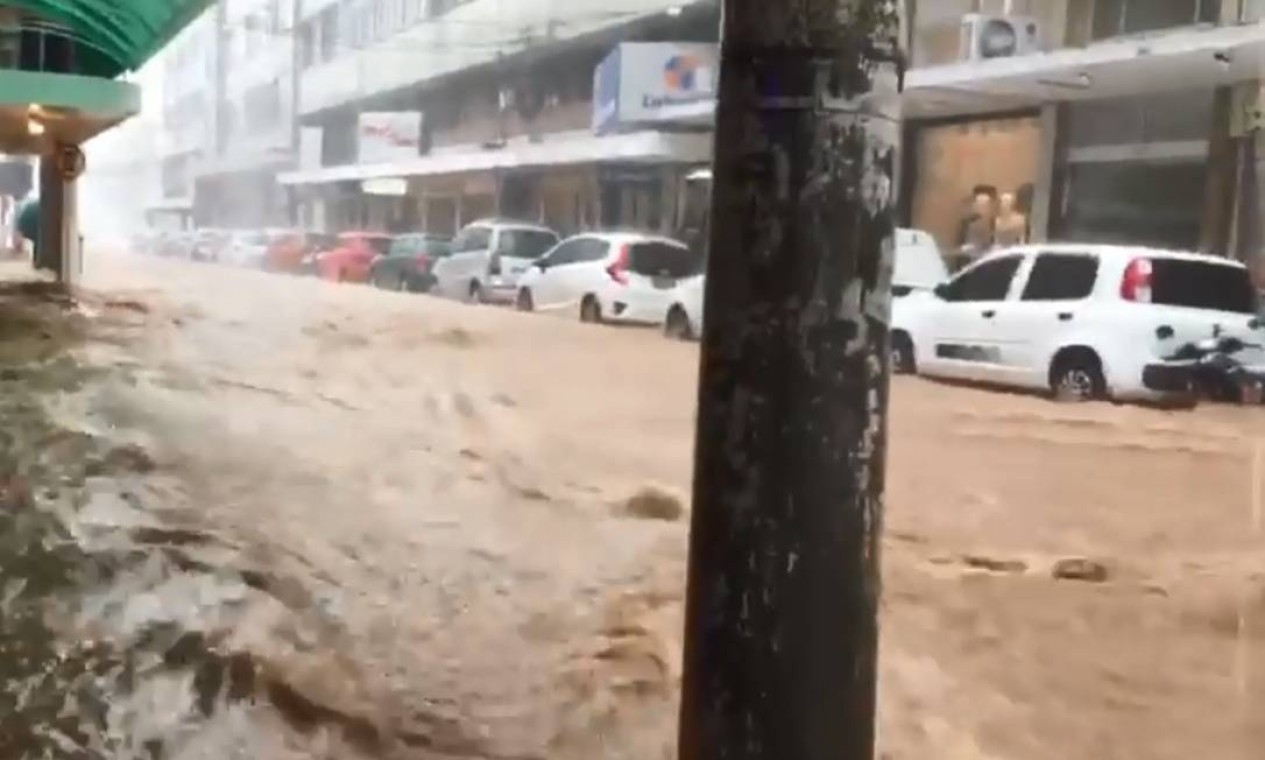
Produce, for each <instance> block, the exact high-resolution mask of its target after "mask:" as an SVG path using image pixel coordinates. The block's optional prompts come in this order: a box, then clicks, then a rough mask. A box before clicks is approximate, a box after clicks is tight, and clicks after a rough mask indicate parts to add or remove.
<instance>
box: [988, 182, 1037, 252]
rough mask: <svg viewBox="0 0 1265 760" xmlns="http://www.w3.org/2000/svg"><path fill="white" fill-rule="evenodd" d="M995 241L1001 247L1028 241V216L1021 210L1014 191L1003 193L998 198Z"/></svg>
mask: <svg viewBox="0 0 1265 760" xmlns="http://www.w3.org/2000/svg"><path fill="white" fill-rule="evenodd" d="M993 242H994V243H995V244H996V245H998V246H1001V247H1005V246H1011V245H1023V244H1024V243H1026V242H1028V217H1027V215H1025V214H1024V213H1023V212H1022V211H1021V210H1020V208H1019V204H1018V201H1017V199H1016V198H1015V194H1014V193H1002V194H1001V196H999V197H998V199H997V220H996V223H995V229H994V232H993Z"/></svg>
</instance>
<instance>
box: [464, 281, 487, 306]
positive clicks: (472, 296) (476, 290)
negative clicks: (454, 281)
mask: <svg viewBox="0 0 1265 760" xmlns="http://www.w3.org/2000/svg"><path fill="white" fill-rule="evenodd" d="M483 301H484V299H483V286H482V285H480V284H479V281H478V280H472V281H471V282H470V287H469V288H467V290H466V302H467V303H471V304H481V303H483Z"/></svg>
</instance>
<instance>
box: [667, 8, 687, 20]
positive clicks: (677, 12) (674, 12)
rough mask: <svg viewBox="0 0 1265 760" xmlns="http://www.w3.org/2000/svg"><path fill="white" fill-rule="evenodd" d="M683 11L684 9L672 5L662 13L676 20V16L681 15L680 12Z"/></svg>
mask: <svg viewBox="0 0 1265 760" xmlns="http://www.w3.org/2000/svg"><path fill="white" fill-rule="evenodd" d="M683 10H684V9H683V8H682V7H681V6H679V5H672V6H669V7H668V9H667V10H666V11H664V13H667V14H668V15H669V16H671V17H672V18H676V17H677V16H680V15H681V12H682V11H683Z"/></svg>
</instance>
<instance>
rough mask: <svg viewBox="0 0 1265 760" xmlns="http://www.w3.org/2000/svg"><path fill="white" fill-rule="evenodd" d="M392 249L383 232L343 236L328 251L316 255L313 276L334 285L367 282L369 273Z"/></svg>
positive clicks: (387, 237) (345, 233)
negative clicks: (335, 283)
mask: <svg viewBox="0 0 1265 760" xmlns="http://www.w3.org/2000/svg"><path fill="white" fill-rule="evenodd" d="M390 248H391V236H390V235H387V234H386V233H382V232H344V233H342V234H340V235H339V236H338V238H337V240H336V241H335V243H334V247H333V249H331V250H328V251H325V252H323V253H319V254H317V257H316V273H317V275H319V276H320V278H321V279H323V280H332V281H334V282H368V281H369V270H370V268H371V267H372V266H373V262H374V260H375V259H377V258H378V257H379V256H382V255H385V254H386V252H387V251H388V250H390Z"/></svg>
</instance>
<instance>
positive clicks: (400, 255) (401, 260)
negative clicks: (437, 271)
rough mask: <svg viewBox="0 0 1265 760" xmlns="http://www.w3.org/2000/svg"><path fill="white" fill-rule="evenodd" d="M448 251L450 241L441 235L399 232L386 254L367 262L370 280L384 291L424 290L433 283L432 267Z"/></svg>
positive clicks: (420, 291)
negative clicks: (400, 233) (404, 233)
mask: <svg viewBox="0 0 1265 760" xmlns="http://www.w3.org/2000/svg"><path fill="white" fill-rule="evenodd" d="M451 250H452V241H451V240H449V239H448V238H447V237H446V236H444V235H431V234H427V233H415V234H408V235H400V236H398V237H396V238H395V239H394V240H392V241H391V248H390V250H388V251H387V253H386V255H385V256H380V257H379V258H377V259H376V260H375V261H374V262H373V264H372V265H370V267H369V281H370V282H372V283H373V284H374V285H375V286H376V287H379V288H383V289H386V290H403V291H406V292H410V293H425V292H427V291H429V290H430V289H431V288H433V287H434V286H435V275H434V274H433V273H432V272H431V268H432V267H434V265H435V262H437V261H439V260H440V259H442V258H443V257H445V256H447V255H448V254H449V252H451Z"/></svg>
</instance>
